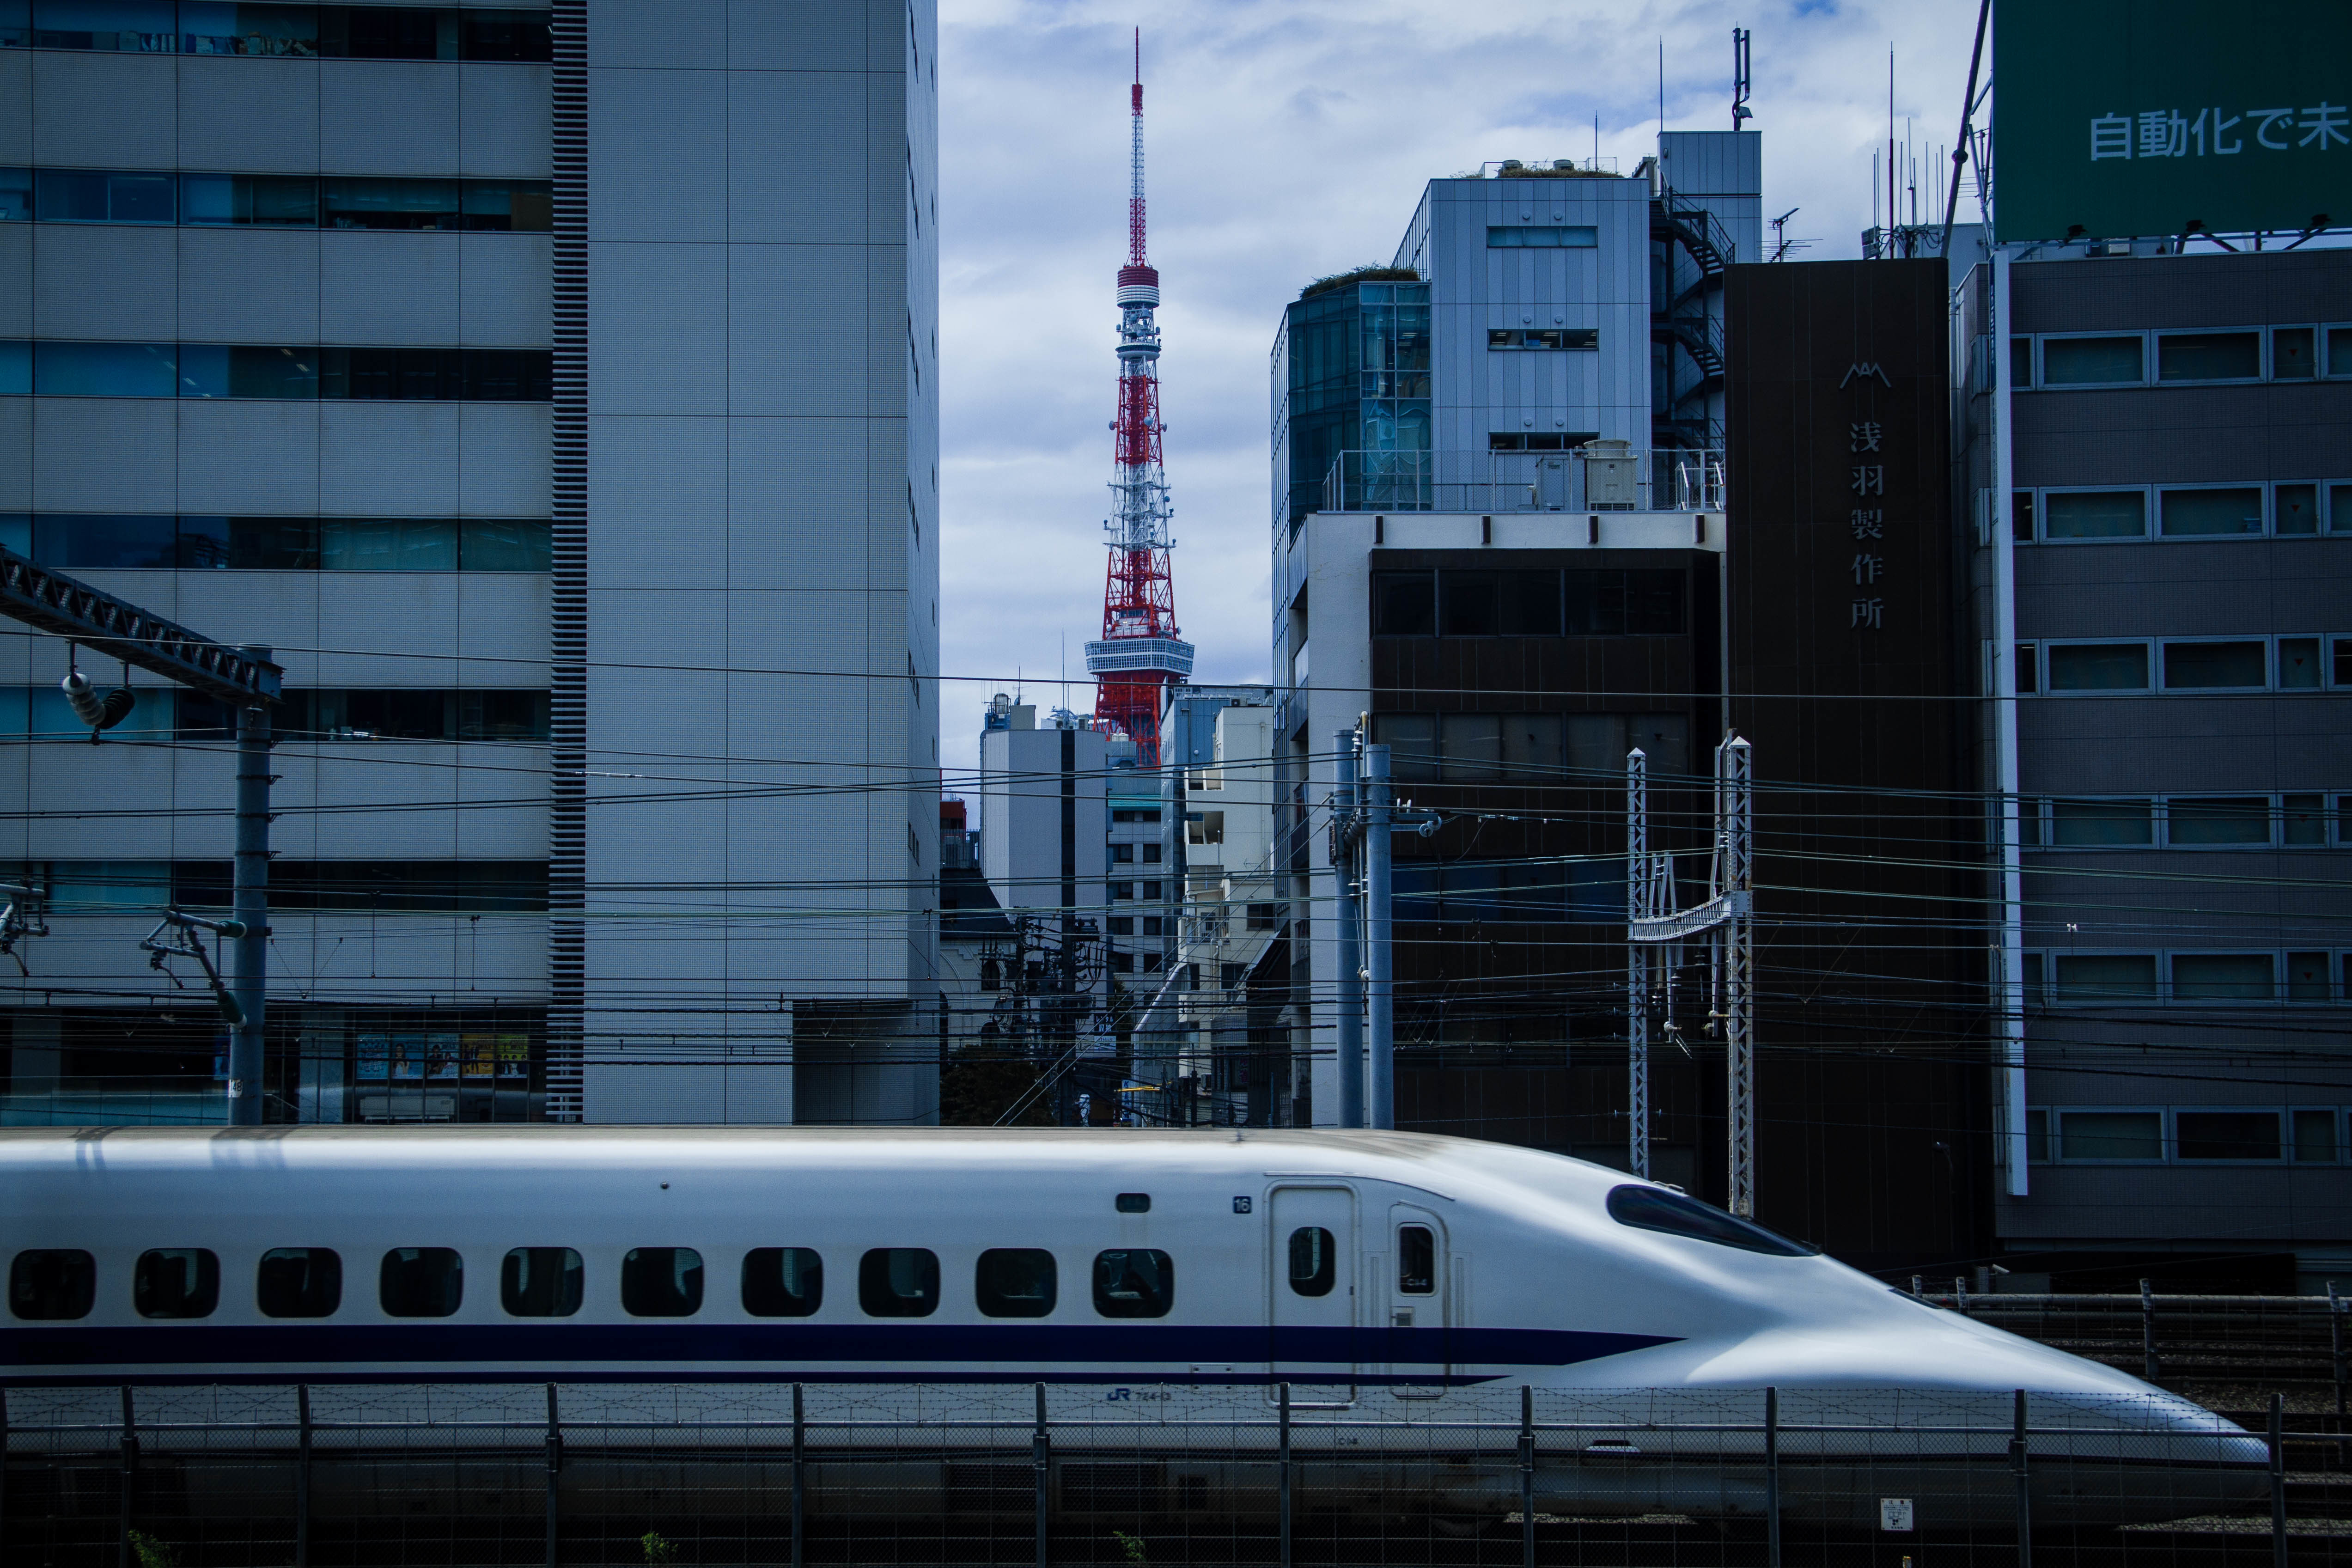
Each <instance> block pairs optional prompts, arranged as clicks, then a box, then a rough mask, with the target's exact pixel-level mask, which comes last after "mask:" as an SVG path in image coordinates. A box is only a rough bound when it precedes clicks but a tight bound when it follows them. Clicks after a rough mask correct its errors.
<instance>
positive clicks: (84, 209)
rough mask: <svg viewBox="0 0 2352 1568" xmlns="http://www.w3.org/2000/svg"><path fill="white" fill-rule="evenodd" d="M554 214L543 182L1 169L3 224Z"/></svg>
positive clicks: (364, 224) (538, 226) (427, 222)
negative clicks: (27, 222)
mask: <svg viewBox="0 0 2352 1568" xmlns="http://www.w3.org/2000/svg"><path fill="white" fill-rule="evenodd" d="M554 214H555V200H554V195H553V186H552V185H551V184H549V183H548V182H547V181H545V180H429V179H427V180H415V179H378V178H365V179H354V178H340V177H338V178H329V179H323V180H322V179H317V178H314V177H312V176H310V175H308V174H177V175H174V174H162V173H156V172H152V171H145V170H134V169H115V170H107V169H7V170H0V221H15V222H23V221H26V220H28V219H29V220H33V221H37V222H40V223H107V224H154V225H166V226H168V225H173V224H179V225H184V226H190V227H201V228H215V227H229V228H373V229H401V230H417V229H438V230H447V231H465V232H468V233H518V234H520V233H537V234H544V233H546V232H547V231H548V230H549V229H551V228H552V227H553V226H554Z"/></svg>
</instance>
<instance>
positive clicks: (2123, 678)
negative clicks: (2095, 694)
mask: <svg viewBox="0 0 2352 1568" xmlns="http://www.w3.org/2000/svg"><path fill="white" fill-rule="evenodd" d="M2043 655H2044V657H2045V658H2046V659H2047V660H2048V663H2049V676H2050V689H2051V690H2053V691H2145V690H2147V644H2146V643H2136V642H2132V643H2052V644H2049V645H2047V646H2046V647H2044V649H2043Z"/></svg>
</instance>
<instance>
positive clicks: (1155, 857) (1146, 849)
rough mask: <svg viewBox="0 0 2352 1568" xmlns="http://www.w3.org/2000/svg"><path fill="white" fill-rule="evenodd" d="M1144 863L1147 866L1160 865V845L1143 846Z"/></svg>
mask: <svg viewBox="0 0 2352 1568" xmlns="http://www.w3.org/2000/svg"><path fill="white" fill-rule="evenodd" d="M1143 863H1144V864H1145V865H1147V866H1157V865H1159V864H1160V846H1159V845H1157V844H1147V845H1145V846H1143Z"/></svg>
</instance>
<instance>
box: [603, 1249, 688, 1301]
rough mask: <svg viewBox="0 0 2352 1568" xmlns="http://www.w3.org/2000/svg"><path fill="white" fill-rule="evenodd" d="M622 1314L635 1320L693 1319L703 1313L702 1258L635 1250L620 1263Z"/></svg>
mask: <svg viewBox="0 0 2352 1568" xmlns="http://www.w3.org/2000/svg"><path fill="white" fill-rule="evenodd" d="M621 1310H623V1311H624V1312H626V1313H628V1314H629V1316H631V1317H632V1318H691V1317H692V1316H694V1314H695V1313H697V1312H699V1311H700V1310H702V1254H700V1253H699V1252H697V1251H695V1250H694V1248H692V1247H631V1248H630V1249H629V1251H628V1254H627V1256H625V1257H624V1258H622V1259H621Z"/></svg>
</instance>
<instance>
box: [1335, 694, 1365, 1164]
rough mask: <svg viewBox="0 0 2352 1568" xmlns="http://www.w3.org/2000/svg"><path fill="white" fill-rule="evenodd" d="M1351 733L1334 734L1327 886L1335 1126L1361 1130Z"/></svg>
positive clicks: (1354, 736)
mask: <svg viewBox="0 0 2352 1568" xmlns="http://www.w3.org/2000/svg"><path fill="white" fill-rule="evenodd" d="M1361 738H1362V737H1360V735H1359V734H1358V733H1357V732H1356V731H1353V730H1342V731H1339V748H1338V752H1339V783H1338V787H1337V788H1336V789H1335V790H1334V791H1333V793H1332V797H1331V885H1332V889H1333V891H1334V894H1335V895H1336V896H1335V897H1334V899H1333V913H1334V915H1335V917H1336V919H1337V921H1338V925H1339V975H1338V977H1337V978H1338V980H1339V987H1338V994H1339V1016H1338V1018H1337V1020H1336V1022H1337V1025H1338V1027H1337V1029H1336V1031H1335V1038H1334V1044H1335V1046H1336V1047H1337V1048H1338V1050H1339V1125H1340V1126H1342V1127H1361V1126H1362V1125H1363V1124H1364V951H1363V949H1364V933H1363V928H1362V927H1361V925H1360V923H1359V922H1360V921H1361V920H1362V919H1363V911H1362V910H1361V908H1360V906H1359V904H1358V901H1357V898H1356V844H1357V841H1358V838H1359V837H1360V836H1359V835H1358V833H1357V831H1356V745H1357V742H1359V741H1360V739H1361Z"/></svg>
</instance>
